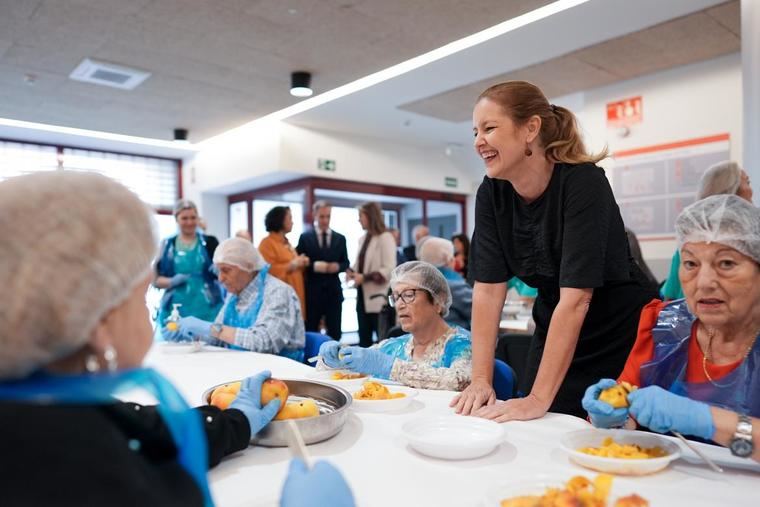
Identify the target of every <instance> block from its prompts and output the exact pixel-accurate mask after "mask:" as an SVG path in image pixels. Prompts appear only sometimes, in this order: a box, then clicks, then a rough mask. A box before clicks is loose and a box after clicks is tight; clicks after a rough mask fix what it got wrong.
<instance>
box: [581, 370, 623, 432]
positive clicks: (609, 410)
mask: <svg viewBox="0 0 760 507" xmlns="http://www.w3.org/2000/svg"><path fill="white" fill-rule="evenodd" d="M617 385H618V383H617V382H615V381H614V380H612V379H611V378H605V379H602V380H600V381H599V382H597V383H596V384H593V385H591V386H589V387H588V389H586V393H585V394H584V396H583V400H582V401H581V404H582V405H583V408H584V410H586V412H588V415H589V418H590V419H591V424H593V425H594V426H596V427H597V428H620V427H622V426H623V425H624V424H625V422H626V421H627V420H628V408H627V407H626V406H612V405H611V404H610V403H609V402H607V401H602V400H600V399H599V396H600V395H601V394H602V391H605V390H607V389H610V388H614V387H615V386H617ZM615 405H621V403H615Z"/></svg>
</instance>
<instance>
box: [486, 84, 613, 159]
mask: <svg viewBox="0 0 760 507" xmlns="http://www.w3.org/2000/svg"><path fill="white" fill-rule="evenodd" d="M483 99H488V100H491V101H493V102H495V103H497V104H498V105H500V106H501V107H502V108H503V109H504V112H505V113H506V114H507V116H509V117H510V119H511V120H512V121H513V122H514V123H515V124H516V125H517V126H522V125H524V124H525V123H526V122H527V121H528V120H529V119H530V118H531V117H533V116H538V117H539V118H541V130H540V131H539V133H538V138H539V141H540V143H541V145H542V146H543V147H544V151H545V152H546V158H547V159H548V160H550V161H552V162H564V163H568V164H582V163H585V162H591V163H594V164H596V163H597V162H599V161H600V160H602V159H604V158H606V157H607V155H608V151H607V149H606V148H605V149H604V150H602V151H601V152H599V153H596V154H591V153H588V152H587V151H586V145H585V144H584V143H583V139H582V138H581V134H580V132H579V130H578V122H577V120H576V118H575V115H574V114H573V113H572V111H570V110H569V109H566V108H564V107H561V106H555V105H554V104H550V103H549V101H548V100H547V99H546V96H544V93H543V92H542V91H541V89H539V88H538V87H537V86H536V85H534V84H531V83H528V82H527V81H507V82H505V83H500V84H497V85H494V86H491V87H490V88H488V89H487V90H485V91H484V92H483V93H481V94H480V96H479V97H478V102H480V101H481V100H483Z"/></svg>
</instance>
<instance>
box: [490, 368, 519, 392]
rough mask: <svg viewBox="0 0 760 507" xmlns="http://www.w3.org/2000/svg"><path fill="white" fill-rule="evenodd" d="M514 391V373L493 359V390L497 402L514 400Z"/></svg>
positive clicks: (515, 383) (515, 381)
mask: <svg viewBox="0 0 760 507" xmlns="http://www.w3.org/2000/svg"><path fill="white" fill-rule="evenodd" d="M516 389H517V380H516V378H515V371H514V370H513V369H512V367H511V366H509V365H508V364H507V363H505V362H504V361H502V360H501V359H494V365H493V390H494V391H496V398H497V399H499V400H508V399H510V398H514V397H515V391H516Z"/></svg>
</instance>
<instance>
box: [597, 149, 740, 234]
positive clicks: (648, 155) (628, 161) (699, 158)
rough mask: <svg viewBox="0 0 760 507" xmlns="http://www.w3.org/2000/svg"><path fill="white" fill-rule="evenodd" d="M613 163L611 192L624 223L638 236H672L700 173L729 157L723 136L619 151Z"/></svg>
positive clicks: (693, 194)
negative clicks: (677, 218)
mask: <svg viewBox="0 0 760 507" xmlns="http://www.w3.org/2000/svg"><path fill="white" fill-rule="evenodd" d="M614 159H615V166H614V168H613V169H612V189H613V191H614V192H615V197H616V199H617V202H618V205H619V206H620V212H621V214H622V215H623V221H624V222H625V225H626V226H627V227H629V228H630V229H632V230H633V232H635V233H636V235H637V236H639V237H640V238H641V237H644V239H646V238H647V237H650V238H660V237H672V236H673V235H674V224H675V220H676V217H677V216H678V214H679V213H680V212H681V210H682V209H683V208H685V207H686V206H688V205H689V204H691V203H692V202H694V200H695V194H696V192H697V188H698V187H699V180H700V178H701V177H702V174H703V173H704V172H705V170H707V168H708V167H710V166H711V165H713V164H715V163H718V162H721V161H724V160H728V159H729V136H728V134H720V135H715V136H710V137H701V138H698V139H688V140H685V141H678V142H673V143H667V144H660V145H656V146H646V147H642V148H636V149H632V150H625V151H620V152H617V153H615V154H614Z"/></svg>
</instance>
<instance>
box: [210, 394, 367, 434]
mask: <svg viewBox="0 0 760 507" xmlns="http://www.w3.org/2000/svg"><path fill="white" fill-rule="evenodd" d="M280 380H282V381H283V382H285V383H286V384H287V385H288V390H289V391H290V396H289V397H288V401H299V400H301V399H304V398H311V399H313V400H314V402H315V403H316V404H317V406H318V407H319V416H317V417H307V418H305V419H294V420H293V421H295V423H296V426H298V429H299V430H300V431H301V436H302V437H303V440H304V442H305V443H306V444H307V445H308V444H316V443H317V442H322V441H323V440H327V439H328V438H332V437H334V436H335V435H337V434H338V433H339V432H340V430H341V429H343V425H344V424H345V423H346V418H347V417H348V407H350V406H351V402H352V401H353V397H352V396H351V394H350V393H349V392H348V391H346V390H345V389H343V388H341V387H338V386H333V385H330V384H326V383H323V382H315V381H313V380H291V379H280ZM232 382H238V381H236V380H230V381H229V382H224V383H223V384H218V385H215V386H214V387H211V388H209V389H206V390H205V391H204V392H203V402H204V403H206V404H209V403H210V401H211V393H212V392H213V390H214V389H216V388H217V387H219V386H223V385H225V384H231V383H232ZM285 424H286V422H285V421H272V422H270V423H269V424H268V425H267V426H266V427H265V428H264V429H263V430H261V431H260V432H259V433H258V434H257V435H255V436H253V438H251V443H253V444H256V445H261V446H264V447H287V446H288V441H287V438H286V434H287V433H286V432H287V431H288V430H287V428H285Z"/></svg>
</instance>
